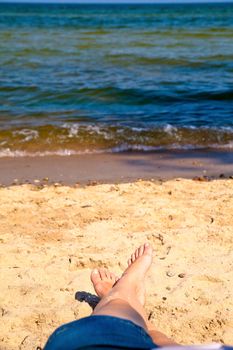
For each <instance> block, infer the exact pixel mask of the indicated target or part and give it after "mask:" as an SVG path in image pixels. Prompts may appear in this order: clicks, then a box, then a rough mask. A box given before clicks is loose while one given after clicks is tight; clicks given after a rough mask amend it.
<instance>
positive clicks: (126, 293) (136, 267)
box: [91, 243, 178, 346]
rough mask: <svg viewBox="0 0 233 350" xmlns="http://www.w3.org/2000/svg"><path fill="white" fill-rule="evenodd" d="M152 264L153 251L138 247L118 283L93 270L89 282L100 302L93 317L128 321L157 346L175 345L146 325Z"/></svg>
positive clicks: (112, 275) (104, 272)
mask: <svg viewBox="0 0 233 350" xmlns="http://www.w3.org/2000/svg"><path fill="white" fill-rule="evenodd" d="M151 264H152V248H151V247H150V245H149V244H147V243H146V244H144V245H142V246H140V247H139V248H138V249H136V251H135V252H134V253H133V254H132V255H131V258H130V259H129V260H128V268H127V269H126V270H125V272H124V273H123V275H122V276H121V278H120V279H118V278H117V277H116V276H115V275H114V274H113V273H111V272H109V271H108V270H106V269H95V270H93V271H92V273H91V281H92V283H93V286H94V289H95V291H96V293H97V295H98V296H99V297H100V298H101V300H100V302H99V303H98V305H97V306H96V307H95V309H94V311H93V315H109V316H115V317H120V318H125V319H128V320H130V321H132V322H134V323H135V324H137V325H139V326H141V327H142V328H144V329H145V330H146V332H147V333H149V335H150V336H151V338H152V339H153V341H154V343H155V344H157V345H159V346H165V345H178V344H176V343H175V342H174V341H173V340H171V339H169V338H168V337H167V336H166V335H164V334H163V333H161V332H159V331H157V330H156V329H155V328H154V326H153V324H152V323H150V322H149V321H148V318H147V315H146V312H145V309H144V307H143V306H144V303H145V277H146V273H147V272H148V270H149V268H150V266H151Z"/></svg>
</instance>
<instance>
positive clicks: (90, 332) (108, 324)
mask: <svg viewBox="0 0 233 350" xmlns="http://www.w3.org/2000/svg"><path fill="white" fill-rule="evenodd" d="M100 346H102V347H103V348H104V349H107V348H111V349H120V348H124V349H135V350H136V349H145V350H146V349H151V348H155V347H157V345H155V344H154V343H153V341H152V339H151V337H150V336H149V335H148V334H147V333H146V332H145V330H144V329H143V328H141V327H139V326H137V325H136V324H134V323H133V322H131V321H129V320H125V319H122V318H118V317H112V316H97V315H96V316H89V317H85V318H82V319H80V320H77V321H73V322H71V323H67V324H65V325H63V326H61V327H59V328H57V329H56V330H55V332H54V333H53V334H52V335H51V336H50V337H49V339H48V341H47V344H46V345H45V348H44V350H78V349H81V348H85V347H90V348H91V349H93V350H94V349H95V348H96V349H98V348H99V347H100Z"/></svg>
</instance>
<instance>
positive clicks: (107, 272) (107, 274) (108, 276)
mask: <svg viewBox="0 0 233 350" xmlns="http://www.w3.org/2000/svg"><path fill="white" fill-rule="evenodd" d="M105 278H107V279H111V273H110V271H108V270H107V269H105Z"/></svg>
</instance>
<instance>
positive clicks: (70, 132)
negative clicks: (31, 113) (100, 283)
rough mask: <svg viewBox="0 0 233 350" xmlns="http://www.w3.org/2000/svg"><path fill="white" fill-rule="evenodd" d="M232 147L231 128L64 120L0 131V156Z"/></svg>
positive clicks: (67, 154)
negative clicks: (85, 122) (50, 123)
mask: <svg viewBox="0 0 233 350" xmlns="http://www.w3.org/2000/svg"><path fill="white" fill-rule="evenodd" d="M204 148H225V149H226V148H228V149H232V148H233V127H227V126H226V127H221V128H217V127H215V128H208V127H201V128H200V127H199V128H198V127H197V126H189V127H178V126H177V125H171V124H166V125H160V126H159V125H157V126H155V125H150V126H149V125H143V124H141V125H138V126H132V127H130V126H125V125H116V124H112V125H108V124H83V123H64V124H61V125H60V126H58V125H57V126H55V125H43V126H37V127H33V128H22V127H21V128H13V129H12V128H11V129H5V130H0V157H24V156H49V155H62V156H69V155H75V154H91V153H105V152H112V153H120V152H125V151H130V152H138V151H142V152H153V151H157V150H163V149H165V150H166V149H167V150H169V149H173V150H174V149H177V150H178V149H204Z"/></svg>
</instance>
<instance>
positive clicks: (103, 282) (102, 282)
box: [91, 269, 119, 298]
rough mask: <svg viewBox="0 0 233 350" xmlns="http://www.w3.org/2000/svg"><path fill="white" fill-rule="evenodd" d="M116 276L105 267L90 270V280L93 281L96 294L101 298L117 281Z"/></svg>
mask: <svg viewBox="0 0 233 350" xmlns="http://www.w3.org/2000/svg"><path fill="white" fill-rule="evenodd" d="M118 279H119V278H118V277H117V276H115V274H114V273H112V272H110V271H108V270H107V269H94V270H93V271H92V272H91V282H92V283H93V286H94V289H95V291H96V294H97V295H98V296H99V297H100V298H103V297H104V296H105V295H107V294H108V293H109V292H110V290H111V289H112V287H113V285H114V284H115V283H116V282H117V281H118Z"/></svg>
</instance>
